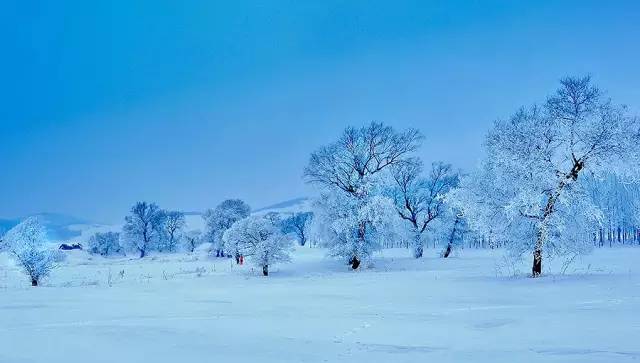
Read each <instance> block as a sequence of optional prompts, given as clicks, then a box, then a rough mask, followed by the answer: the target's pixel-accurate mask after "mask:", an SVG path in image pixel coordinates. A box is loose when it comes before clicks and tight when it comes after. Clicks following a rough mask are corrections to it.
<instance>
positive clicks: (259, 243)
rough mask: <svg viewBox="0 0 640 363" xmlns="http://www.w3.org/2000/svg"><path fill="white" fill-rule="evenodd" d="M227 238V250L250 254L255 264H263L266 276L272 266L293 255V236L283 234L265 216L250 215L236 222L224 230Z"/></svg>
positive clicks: (248, 255) (244, 254)
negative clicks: (291, 253)
mask: <svg viewBox="0 0 640 363" xmlns="http://www.w3.org/2000/svg"><path fill="white" fill-rule="evenodd" d="M223 241H224V248H225V250H227V251H231V252H234V253H239V254H241V255H243V256H247V257H249V259H250V261H251V262H252V263H253V264H254V265H256V266H258V267H261V268H262V273H263V275H264V276H268V275H269V266H272V265H274V264H276V263H278V262H288V261H290V259H291V258H290V256H289V253H290V252H291V250H292V238H291V236H289V235H285V234H283V233H282V231H281V230H280V228H278V227H277V226H275V225H274V224H273V223H272V222H271V221H270V220H269V219H267V218H265V217H263V216H249V217H247V218H244V219H241V220H239V221H237V222H235V223H234V224H233V225H232V226H231V227H230V228H229V229H227V230H226V231H225V232H224V235H223Z"/></svg>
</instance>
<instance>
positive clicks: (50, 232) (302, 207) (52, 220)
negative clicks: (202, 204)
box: [0, 197, 311, 242]
mask: <svg viewBox="0 0 640 363" xmlns="http://www.w3.org/2000/svg"><path fill="white" fill-rule="evenodd" d="M310 210H311V199H309V198H306V197H301V198H294V199H290V200H286V201H283V202H280V203H276V204H272V205H269V206H266V207H263V208H259V209H256V210H254V211H253V213H254V214H266V213H269V212H278V213H283V214H291V213H296V212H307V211H310ZM184 214H185V217H186V222H187V229H188V230H192V229H199V230H204V228H205V225H204V220H203V219H202V212H198V211H188V212H184ZM33 216H35V217H38V218H39V219H40V221H41V223H42V224H43V225H44V226H45V228H46V229H47V237H48V238H49V239H50V240H51V241H54V242H57V241H77V242H84V241H86V240H87V239H88V238H89V236H91V235H92V234H93V233H95V232H105V231H119V230H120V229H121V228H122V226H121V225H105V224H100V223H95V222H92V221H89V220H87V219H83V218H78V217H74V216H70V215H66V214H61V213H38V214H35V215H33ZM27 217H28V216H25V217H21V218H15V219H0V234H2V233H4V232H6V231H8V230H10V229H11V228H13V227H14V226H16V225H17V224H18V223H20V221H22V220H24V219H25V218H27Z"/></svg>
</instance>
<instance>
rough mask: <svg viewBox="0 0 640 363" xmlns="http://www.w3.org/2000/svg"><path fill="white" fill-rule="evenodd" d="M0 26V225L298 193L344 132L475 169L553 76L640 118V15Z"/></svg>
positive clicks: (509, 7)
mask: <svg viewBox="0 0 640 363" xmlns="http://www.w3.org/2000/svg"><path fill="white" fill-rule="evenodd" d="M1 8H2V9H1V11H0V14H1V15H0V40H2V42H1V44H0V47H2V48H1V49H2V53H1V55H2V56H1V57H0V72H1V73H0V74H2V77H0V79H1V82H2V87H1V88H0V174H1V175H0V217H15V216H22V215H26V214H30V213H35V212H42V211H48V212H61V213H68V214H73V215H76V216H80V217H86V218H90V219H94V220H97V221H104V222H114V221H119V220H121V218H122V216H123V215H124V214H125V213H126V212H127V210H128V208H129V206H130V205H131V204H132V203H133V202H135V201H136V200H150V201H156V202H158V203H159V204H160V205H162V206H164V207H167V208H177V209H183V210H202V209H205V208H207V207H212V206H214V205H215V204H217V203H218V202H220V201H221V200H222V199H224V198H227V197H239V198H243V199H245V200H247V201H248V202H249V203H250V204H251V205H252V206H254V207H261V206H264V205H266V204H270V203H274V202H278V201H282V200H285V199H288V198H293V197H298V196H303V195H309V194H310V193H311V188H310V187H309V186H307V185H305V184H304V183H303V181H302V180H301V174H302V169H303V167H304V166H305V164H306V162H307V158H308V155H309V153H310V152H311V151H312V150H313V149H315V148H317V147H318V146H319V145H322V144H324V143H327V142H329V141H331V140H333V139H334V138H335V137H336V136H337V135H338V134H339V133H340V131H341V130H342V129H343V128H344V127H345V126H346V125H349V124H351V125H361V124H364V123H368V122H370V121H371V120H378V121H383V122H385V123H388V124H391V125H394V126H397V127H399V128H401V127H407V126H412V127H417V128H419V129H420V130H422V131H423V133H424V134H425V135H426V137H427V139H426V142H425V145H424V147H423V148H422V150H421V155H422V156H423V158H424V159H425V160H426V161H427V162H430V161H433V160H444V161H447V162H451V163H454V164H456V165H457V166H460V167H463V168H470V167H472V166H473V165H474V164H475V162H476V160H477V158H478V156H479V155H480V151H481V145H480V144H481V142H482V138H483V135H484V132H485V130H486V129H487V128H488V127H489V125H490V124H491V122H492V121H493V120H494V119H495V118H497V117H503V116H507V115H508V114H510V113H511V112H512V111H513V110H515V109H516V108H517V107H518V106H519V105H522V104H529V103H531V102H534V101H539V100H541V99H543V98H544V96H545V95H546V94H547V93H548V92H550V91H551V90H553V89H554V88H555V86H556V84H557V80H558V78H560V77H561V76H563V75H566V74H578V75H582V74H587V73H588V74H591V75H592V76H593V77H594V80H595V81H596V82H597V83H598V84H600V85H601V86H602V87H603V88H606V89H608V90H609V93H610V95H611V96H612V97H614V98H615V99H616V100H617V101H619V102H622V103H627V104H629V105H631V106H632V107H634V108H635V109H637V108H638V106H640V65H639V64H640V63H639V62H640V45H639V44H640V40H639V39H640V2H638V1H632V0H629V1H526V2H525V1H426V0H422V1H386V2H382V1H371V0H370V1H225V2H223V1H183V2H180V1H159V0H154V1H124V0H123V1H119V0H113V1H104V2H103V1H68V2H65V1H12V0H9V2H8V3H7V2H4V3H3V4H2V5H1Z"/></svg>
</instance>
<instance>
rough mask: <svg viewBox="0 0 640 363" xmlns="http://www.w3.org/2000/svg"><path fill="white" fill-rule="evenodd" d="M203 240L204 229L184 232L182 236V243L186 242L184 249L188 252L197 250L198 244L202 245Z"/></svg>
mask: <svg viewBox="0 0 640 363" xmlns="http://www.w3.org/2000/svg"><path fill="white" fill-rule="evenodd" d="M202 242H203V238H202V231H200V230H192V231H188V232H187V233H185V234H184V237H183V238H182V243H183V244H184V249H185V250H186V251H187V252H193V251H195V250H196V248H197V247H198V246H200V245H201V244H202Z"/></svg>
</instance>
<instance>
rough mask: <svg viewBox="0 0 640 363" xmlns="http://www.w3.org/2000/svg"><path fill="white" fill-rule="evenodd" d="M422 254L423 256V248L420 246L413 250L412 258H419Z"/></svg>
mask: <svg viewBox="0 0 640 363" xmlns="http://www.w3.org/2000/svg"><path fill="white" fill-rule="evenodd" d="M423 254H424V247H422V246H416V247H415V248H414V249H413V257H415V258H421V257H422V255H423Z"/></svg>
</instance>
